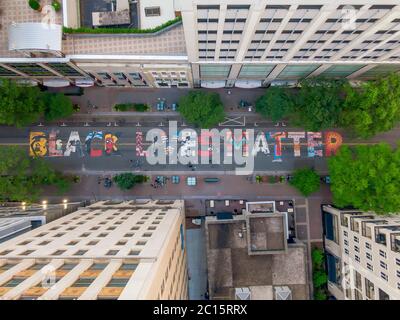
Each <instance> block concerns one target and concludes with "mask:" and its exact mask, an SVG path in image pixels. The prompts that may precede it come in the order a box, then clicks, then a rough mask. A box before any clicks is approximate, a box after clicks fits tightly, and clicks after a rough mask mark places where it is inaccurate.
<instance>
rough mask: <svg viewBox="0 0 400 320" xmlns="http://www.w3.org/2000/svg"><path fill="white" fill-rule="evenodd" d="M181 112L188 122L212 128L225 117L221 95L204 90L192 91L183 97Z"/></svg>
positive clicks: (180, 102) (180, 103)
mask: <svg viewBox="0 0 400 320" xmlns="http://www.w3.org/2000/svg"><path fill="white" fill-rule="evenodd" d="M179 112H180V113H181V115H182V117H183V118H184V119H185V120H186V121H187V122H188V123H190V124H192V125H195V126H196V127H200V128H212V127H213V126H215V125H217V124H218V123H219V122H221V121H223V120H224V118H225V112H224V106H223V105H222V102H221V99H220V97H219V95H218V94H217V93H206V92H203V91H190V92H189V94H187V95H186V96H183V97H181V98H180V99H179Z"/></svg>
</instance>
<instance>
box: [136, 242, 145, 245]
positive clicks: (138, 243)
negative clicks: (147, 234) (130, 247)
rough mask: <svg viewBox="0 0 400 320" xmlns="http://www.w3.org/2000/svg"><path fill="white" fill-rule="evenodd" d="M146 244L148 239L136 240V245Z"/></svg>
mask: <svg viewBox="0 0 400 320" xmlns="http://www.w3.org/2000/svg"><path fill="white" fill-rule="evenodd" d="M145 244H146V241H138V242H136V245H138V246H144V245H145Z"/></svg>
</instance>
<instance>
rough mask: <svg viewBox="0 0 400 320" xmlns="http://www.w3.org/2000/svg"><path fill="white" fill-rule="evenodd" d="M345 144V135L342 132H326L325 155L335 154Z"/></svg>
mask: <svg viewBox="0 0 400 320" xmlns="http://www.w3.org/2000/svg"><path fill="white" fill-rule="evenodd" d="M342 144H343V137H342V136H341V134H340V133H337V132H334V131H329V132H327V133H326V134H325V155H326V156H327V157H330V156H331V155H335V154H336V152H337V151H338V149H339V148H340V146H341V145H342Z"/></svg>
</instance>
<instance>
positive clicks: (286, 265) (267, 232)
mask: <svg viewBox="0 0 400 320" xmlns="http://www.w3.org/2000/svg"><path fill="white" fill-rule="evenodd" d="M206 238H207V264H208V281H209V290H210V297H211V298H212V299H237V296H238V294H237V292H249V294H250V299H266V300H272V299H281V297H282V296H285V295H286V293H287V296H290V297H291V298H292V299H295V300H297V299H308V294H309V293H308V280H307V271H306V270H307V269H306V261H307V259H306V248H305V246H304V244H302V243H297V242H296V241H293V240H292V241H291V242H292V243H290V244H288V241H287V239H286V238H287V233H286V217H285V215H284V214H283V213H279V212H276V211H275V212H274V211H273V212H264V213H263V212H260V211H258V213H256V214H254V213H249V212H245V213H244V214H243V215H236V216H233V217H232V219H226V220H221V219H217V218H216V217H207V218H206Z"/></svg>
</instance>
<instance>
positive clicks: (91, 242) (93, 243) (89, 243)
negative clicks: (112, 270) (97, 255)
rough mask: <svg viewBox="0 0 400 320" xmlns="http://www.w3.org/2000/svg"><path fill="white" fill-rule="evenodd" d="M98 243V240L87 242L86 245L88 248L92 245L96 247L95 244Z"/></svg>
mask: <svg viewBox="0 0 400 320" xmlns="http://www.w3.org/2000/svg"><path fill="white" fill-rule="evenodd" d="M98 243H99V241H98V240H93V241H90V242H88V245H89V246H94V245H96V244H98Z"/></svg>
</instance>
